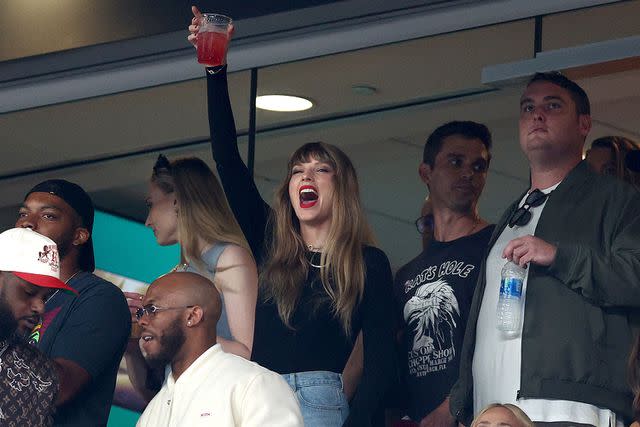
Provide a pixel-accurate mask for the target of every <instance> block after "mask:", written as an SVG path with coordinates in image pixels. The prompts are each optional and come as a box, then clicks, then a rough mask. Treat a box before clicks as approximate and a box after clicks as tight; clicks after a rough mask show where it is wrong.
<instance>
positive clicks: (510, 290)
mask: <svg viewBox="0 0 640 427" xmlns="http://www.w3.org/2000/svg"><path fill="white" fill-rule="evenodd" d="M526 274H527V270H525V269H524V268H522V267H520V266H519V265H518V264H515V263H513V262H512V261H508V262H507V263H506V264H505V265H504V267H502V280H501V281H500V296H499V297H498V308H497V311H496V317H497V319H498V324H497V326H498V329H499V330H501V331H503V332H505V333H506V334H508V335H513V334H517V333H518V332H519V331H520V317H521V313H522V284H523V282H524V278H525V275H526Z"/></svg>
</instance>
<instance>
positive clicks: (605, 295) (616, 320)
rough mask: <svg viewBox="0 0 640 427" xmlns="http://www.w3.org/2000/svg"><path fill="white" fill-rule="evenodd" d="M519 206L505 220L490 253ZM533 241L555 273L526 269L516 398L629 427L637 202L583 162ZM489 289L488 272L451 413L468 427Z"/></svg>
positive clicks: (638, 303) (550, 204) (638, 292)
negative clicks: (589, 411) (608, 417)
mask: <svg viewBox="0 0 640 427" xmlns="http://www.w3.org/2000/svg"><path fill="white" fill-rule="evenodd" d="M519 200H520V199H518V201H516V202H515V203H513V204H512V205H511V206H510V207H509V209H508V210H507V211H506V212H505V214H504V215H503V216H502V218H501V219H500V222H499V223H498V225H497V226H496V230H495V232H494V235H493V236H492V238H491V240H490V242H489V247H492V246H493V244H494V243H495V241H496V240H497V238H498V237H499V236H500V234H501V233H502V231H503V230H504V229H505V227H506V225H507V222H508V219H509V217H510V216H511V213H512V212H513V211H514V210H515V209H517V207H518V202H519ZM535 235H536V236H537V237H539V238H541V239H543V240H545V241H547V242H550V243H553V244H555V245H556V246H557V247H558V251H557V255H556V258H555V260H554V262H553V264H552V265H551V266H550V267H541V266H534V265H532V266H531V268H530V269H529V277H528V285H527V298H526V299H525V315H524V320H523V322H524V323H523V330H522V364H521V374H520V375H521V379H520V384H521V389H520V390H519V392H518V394H519V396H520V397H523V398H544V399H563V400H572V401H578V402H585V403H589V404H592V405H596V406H599V407H603V408H608V409H611V410H613V411H615V412H616V413H617V414H620V415H622V416H624V417H626V418H627V419H630V418H631V392H630V390H629V387H628V385H627V381H626V360H627V357H628V355H629V351H630V347H631V341H632V334H631V329H630V325H629V315H630V313H631V312H632V311H638V309H639V307H640V193H638V192H637V191H635V190H634V189H632V188H631V187H630V186H628V185H626V184H624V183H622V182H619V181H616V180H614V179H613V178H610V177H601V176H598V175H595V174H593V173H591V172H590V171H589V170H588V167H587V165H586V163H585V162H582V163H580V164H579V165H578V166H576V167H575V168H574V169H573V170H572V171H571V172H570V173H569V175H568V176H567V177H566V178H565V179H564V180H563V181H562V183H560V185H559V186H558V187H557V188H556V190H554V191H553V192H552V193H551V194H550V196H549V200H548V201H547V204H546V205H545V208H544V210H543V212H542V215H541V217H540V220H539V222H538V225H537V228H536V232H535ZM485 261H486V260H485ZM485 286H486V263H485V264H484V265H483V267H482V271H481V272H480V277H479V279H478V286H477V287H476V292H475V295H474V299H473V304H472V306H471V313H470V317H469V324H468V327H467V331H466V335H465V339H464V345H463V349H462V356H461V365H460V378H459V380H458V382H457V383H456V385H455V386H454V387H453V390H452V392H451V400H450V405H451V412H452V414H453V415H454V416H456V417H457V418H458V420H460V421H462V422H465V423H468V422H469V421H470V420H471V419H472V417H473V412H474V408H473V376H472V363H473V354H474V348H475V343H476V338H477V339H482V337H476V332H477V331H476V324H477V320H478V315H479V312H480V304H481V302H482V299H483V294H484V290H485ZM480 409H482V408H475V412H478V411H479V410H480ZM467 425H468V424H467Z"/></svg>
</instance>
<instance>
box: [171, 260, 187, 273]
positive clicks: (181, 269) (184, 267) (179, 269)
mask: <svg viewBox="0 0 640 427" xmlns="http://www.w3.org/2000/svg"><path fill="white" fill-rule="evenodd" d="M188 268H189V263H188V262H183V263H180V264H178V265H176V266H175V267H173V268H172V269H171V273H175V272H184V271H187V269H188Z"/></svg>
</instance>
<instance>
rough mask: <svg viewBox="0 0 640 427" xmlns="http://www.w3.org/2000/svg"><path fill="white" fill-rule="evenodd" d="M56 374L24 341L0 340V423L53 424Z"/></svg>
mask: <svg viewBox="0 0 640 427" xmlns="http://www.w3.org/2000/svg"><path fill="white" fill-rule="evenodd" d="M58 386H59V384H58V377H57V374H56V371H55V368H54V366H53V362H52V361H51V360H49V359H47V358H46V357H45V356H44V355H43V354H42V353H40V352H39V351H38V350H36V349H35V348H33V347H31V346H30V345H28V344H27V343H24V342H20V341H17V340H13V341H9V340H7V341H0V426H7V427H23V426H30V427H48V426H51V425H53V414H54V412H55V398H56V395H57V394H58Z"/></svg>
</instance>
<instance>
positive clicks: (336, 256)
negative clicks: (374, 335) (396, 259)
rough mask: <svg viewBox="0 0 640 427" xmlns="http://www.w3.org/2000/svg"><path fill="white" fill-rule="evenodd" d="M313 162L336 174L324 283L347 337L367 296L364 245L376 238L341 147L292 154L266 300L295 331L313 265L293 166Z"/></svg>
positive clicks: (275, 223) (266, 273)
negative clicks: (292, 190) (295, 197)
mask: <svg viewBox="0 0 640 427" xmlns="http://www.w3.org/2000/svg"><path fill="white" fill-rule="evenodd" d="M311 159H315V160H317V161H319V162H323V163H327V164H329V165H330V166H331V168H332V169H333V170H334V172H335V174H334V194H333V206H332V210H331V214H332V217H331V218H332V219H331V226H330V229H329V235H328V237H327V241H326V242H325V245H324V247H323V248H322V254H321V257H320V264H319V265H320V266H321V267H320V279H321V282H322V286H323V288H324V290H325V291H326V293H327V294H328V296H329V298H330V301H331V308H332V310H333V314H334V315H335V316H336V317H337V318H338V319H339V320H340V322H341V323H342V326H343V329H344V331H345V333H346V334H347V335H348V336H349V335H350V329H351V317H352V314H353V311H354V309H355V307H356V306H357V304H358V303H359V302H360V301H361V300H362V296H363V294H364V282H365V276H366V271H365V270H366V269H365V265H364V258H363V254H362V249H363V245H372V244H374V237H373V233H372V231H371V228H370V227H369V224H368V222H367V220H366V218H365V214H364V211H363V209H362V205H361V203H360V191H359V188H358V178H357V175H356V171H355V168H354V167H353V164H352V163H351V160H349V158H348V157H347V155H346V154H345V153H344V152H342V150H340V149H339V148H338V147H336V146H333V145H330V144H325V143H322V142H313V143H308V144H305V145H303V146H302V147H300V148H299V149H298V150H296V151H295V152H294V153H293V154H292V155H291V158H290V159H289V163H288V166H287V167H288V170H287V178H286V179H285V180H284V182H283V183H282V185H281V186H280V188H279V189H278V191H277V192H276V196H275V202H274V207H273V208H274V209H273V214H272V217H271V218H270V222H271V226H272V228H273V233H272V239H271V244H270V247H269V256H268V258H267V261H266V263H265V267H264V269H263V271H262V274H261V279H262V280H261V283H263V286H264V288H263V290H264V295H265V297H266V299H267V300H271V301H274V302H275V303H276V305H277V307H278V313H279V315H280V318H281V319H282V321H283V322H284V323H285V324H286V325H287V326H288V327H290V328H291V327H292V326H291V316H292V314H293V312H294V310H295V307H296V304H297V302H298V299H299V297H300V293H301V287H302V284H303V283H304V282H305V280H306V278H307V275H308V273H309V263H308V260H307V258H306V255H307V247H306V245H305V242H304V241H303V239H302V236H301V235H300V223H299V221H298V217H297V216H296V214H295V211H294V210H293V205H292V201H291V199H290V197H289V181H290V180H291V176H292V169H293V167H294V166H295V165H296V164H300V163H305V162H308V161H310V160H311Z"/></svg>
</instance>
